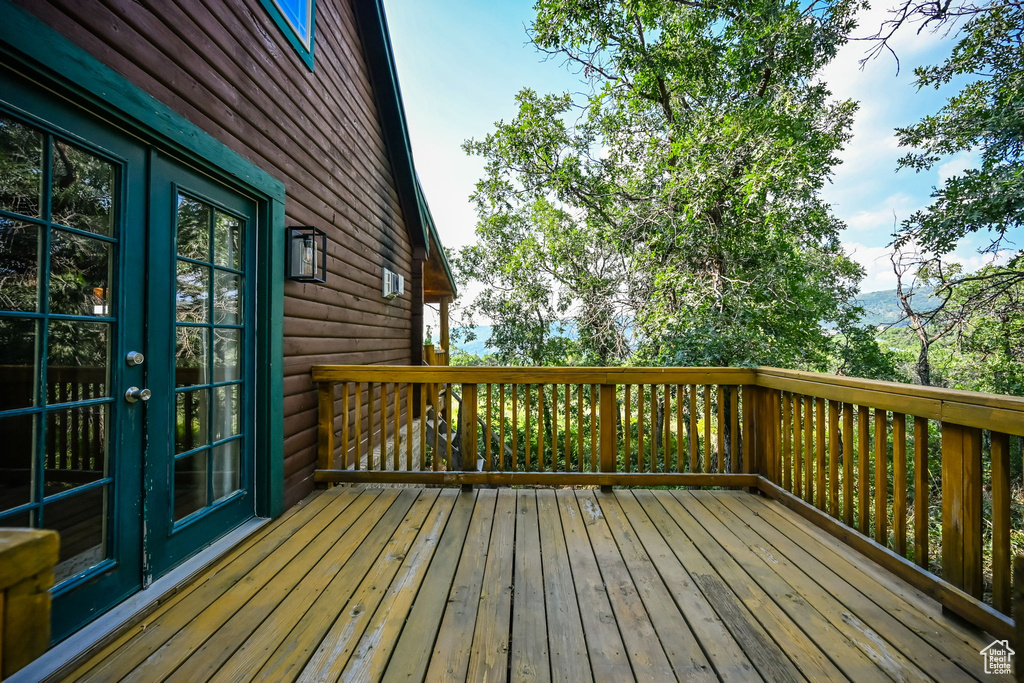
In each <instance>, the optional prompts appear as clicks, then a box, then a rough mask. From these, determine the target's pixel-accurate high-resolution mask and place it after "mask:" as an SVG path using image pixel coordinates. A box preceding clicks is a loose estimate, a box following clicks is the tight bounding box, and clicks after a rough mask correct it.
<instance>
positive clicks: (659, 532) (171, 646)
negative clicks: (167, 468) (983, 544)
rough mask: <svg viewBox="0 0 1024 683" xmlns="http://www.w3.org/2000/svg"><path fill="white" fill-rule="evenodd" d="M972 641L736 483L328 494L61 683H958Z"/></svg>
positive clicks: (974, 668) (972, 654) (973, 656)
mask: <svg viewBox="0 0 1024 683" xmlns="http://www.w3.org/2000/svg"><path fill="white" fill-rule="evenodd" d="M989 641H990V639H988V638H986V637H984V636H982V635H980V634H975V633H971V632H969V631H966V630H964V629H963V628H962V627H960V626H958V625H956V624H954V623H953V622H952V621H950V620H948V619H946V618H945V617H943V615H942V614H941V612H940V610H939V609H938V607H937V605H936V604H935V603H934V602H931V601H930V600H928V599H927V598H925V597H924V596H923V595H922V594H920V593H918V592H917V591H916V590H914V589H913V588H911V587H909V586H907V585H906V584H904V583H902V582H900V581H898V580H896V579H895V578H893V577H892V576H890V575H889V574H887V573H886V572H885V571H884V570H882V569H880V568H878V567H877V566H875V565H873V564H871V563H869V562H867V561H866V560H864V559H863V558H862V557H860V556H859V555H857V554H856V553H855V552H853V551H851V550H849V549H848V548H846V547H845V546H843V545H842V544H841V543H840V542H839V541H837V540H835V539H834V538H832V537H830V536H827V535H825V534H824V533H822V532H820V531H819V530H817V529H815V528H814V527H811V526H809V525H808V524H806V523H805V522H804V521H803V520H802V519H799V518H797V517H795V516H794V515H793V514H792V513H791V512H789V511H787V510H786V509H784V508H782V507H781V506H779V505H777V504H775V503H772V502H770V501H766V500H765V499H763V498H760V497H758V496H755V495H751V494H748V493H745V492H724V491H716V492H696V491H695V492H688V491H672V492H670V491H629V490H617V491H616V492H615V493H614V494H601V493H599V492H596V491H591V490H577V491H572V490H561V491H552V490H518V491H516V490H511V489H501V490H480V491H477V492H474V493H461V492H459V491H458V490H457V489H443V490H442V489H404V490H396V489H384V490H381V489H374V490H368V489H360V488H350V489H334V490H331V491H327V492H323V493H321V494H319V495H315V496H312V497H311V498H310V499H308V500H307V502H306V503H305V504H304V505H302V506H299V507H298V508H295V509H293V510H292V511H290V512H289V513H287V514H286V516H285V517H284V518H282V519H281V520H279V521H277V522H276V523H274V524H273V525H271V526H270V527H268V528H267V529H265V530H263V531H261V532H260V534H259V535H258V536H257V537H255V538H251V539H249V540H248V541H247V542H246V543H245V544H243V545H241V546H240V547H238V548H237V549H235V550H234V551H233V552H232V553H231V554H230V555H229V556H228V557H226V558H224V559H223V560H222V561H221V562H220V563H219V564H218V565H216V566H215V567H214V568H213V569H211V570H210V571H208V572H207V573H206V574H204V575H203V576H202V577H201V578H200V579H199V580H198V581H197V582H195V583H194V584H193V585H191V586H190V587H189V588H188V589H187V590H185V591H183V592H182V593H180V594H179V595H177V596H175V597H174V598H172V599H171V600H170V601H169V602H168V603H166V604H165V605H164V606H162V607H161V608H160V609H159V610H158V611H157V612H155V613H154V614H152V615H151V616H149V617H148V618H147V619H146V620H145V621H144V623H142V624H140V625H138V626H137V627H135V628H134V629H133V630H132V631H131V632H129V633H127V634H125V635H124V636H122V637H121V638H120V639H118V640H117V641H115V642H113V643H112V644H111V645H109V646H108V647H107V648H106V649H104V650H103V651H101V652H99V653H98V654H97V655H96V656H95V657H94V658H93V659H92V660H90V661H89V662H88V663H86V664H85V665H83V667H82V668H80V669H79V670H78V671H77V672H76V674H75V675H74V676H72V678H71V679H72V680H93V681H114V680H122V679H126V678H127V679H129V680H139V681H157V680H174V681H203V680H218V681H239V680H296V679H298V680H338V679H340V680H357V681H363V680H378V679H383V680H429V681H442V680H473V681H484V680H486V681H501V680H540V681H547V680H569V681H585V680H591V679H593V680H609V681H624V680H633V679H634V678H635V679H637V680H642V681H646V680H656V681H662V680H665V681H667V680H676V679H678V680H691V679H694V680H713V679H715V678H720V679H723V680H760V679H764V680H771V681H782V680H804V679H806V680H811V681H820V680H844V679H849V680H854V681H869V680H928V679H935V680H942V681H949V680H972V679H989V678H991V677H988V676H986V675H985V674H984V673H983V669H982V658H981V656H980V655H979V654H978V651H979V650H980V649H981V648H983V647H985V646H986V645H987V644H988V642H989Z"/></svg>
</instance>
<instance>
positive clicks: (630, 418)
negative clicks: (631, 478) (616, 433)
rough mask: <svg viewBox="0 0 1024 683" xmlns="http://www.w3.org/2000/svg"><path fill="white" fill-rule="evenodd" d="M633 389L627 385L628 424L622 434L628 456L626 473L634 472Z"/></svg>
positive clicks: (624, 462)
mask: <svg viewBox="0 0 1024 683" xmlns="http://www.w3.org/2000/svg"><path fill="white" fill-rule="evenodd" d="M632 388H633V387H632V386H630V385H629V384H627V385H626V424H624V425H622V434H623V437H624V440H625V442H626V443H625V449H626V455H625V457H624V458H623V470H624V471H625V472H632V471H633V448H632V445H631V444H630V441H631V440H632V436H633V406H632V400H631V399H632V396H631V394H632Z"/></svg>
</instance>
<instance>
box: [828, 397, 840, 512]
mask: <svg viewBox="0 0 1024 683" xmlns="http://www.w3.org/2000/svg"><path fill="white" fill-rule="evenodd" d="M828 478H829V482H828V500H829V511H830V512H831V514H832V516H833V517H839V404H838V403H836V402H835V401H829V402H828Z"/></svg>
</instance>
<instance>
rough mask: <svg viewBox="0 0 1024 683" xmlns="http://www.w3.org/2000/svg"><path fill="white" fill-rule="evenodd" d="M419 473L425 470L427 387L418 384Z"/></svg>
mask: <svg viewBox="0 0 1024 683" xmlns="http://www.w3.org/2000/svg"><path fill="white" fill-rule="evenodd" d="M419 389H420V471H421V472H423V471H426V469H427V391H428V389H427V385H426V384H420V385H419Z"/></svg>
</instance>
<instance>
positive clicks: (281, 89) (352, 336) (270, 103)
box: [16, 0, 412, 506]
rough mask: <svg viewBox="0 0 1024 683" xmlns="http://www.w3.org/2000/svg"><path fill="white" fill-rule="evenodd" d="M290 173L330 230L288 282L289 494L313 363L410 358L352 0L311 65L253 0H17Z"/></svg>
mask: <svg viewBox="0 0 1024 683" xmlns="http://www.w3.org/2000/svg"><path fill="white" fill-rule="evenodd" d="M16 1H17V2H18V3H19V4H20V5H22V6H23V7H25V8H26V9H28V10H29V11H30V12H32V13H34V14H35V15H37V16H38V17H40V18H41V19H42V20H44V21H45V22H47V23H48V24H49V25H51V26H53V27H54V28H56V29H57V30H58V31H60V32H61V33H62V34H64V35H65V36H67V37H68V38H69V39H70V40H72V41H73V42H75V43H76V44H78V45H79V46H81V47H82V48H84V49H85V50H86V51H88V52H89V53H91V54H92V55H94V56H95V57H96V58H98V59H99V60H100V61H102V62H104V63H105V64H107V65H109V66H110V67H112V68H113V69H114V70H116V71H118V72H119V73H121V74H122V75H123V76H125V77H126V78H128V79H129V80H130V81H131V82H132V83H134V84H136V85H137V86H139V87H140V88H142V89H143V90H145V91H147V92H149V93H150V94H152V95H153V96H154V97H155V98H156V99H158V100H160V101H161V102H163V103H165V104H166V105H168V106H170V107H171V108H172V109H174V110H176V111H177V112H179V113H180V114H182V115H183V116H185V117H186V118H187V119H189V120H190V121H192V122H193V123H195V124H196V125H198V126H199V127H201V128H202V129H204V130H205V131H207V132H208V133H210V134H211V135H213V136H214V137H216V138H217V139H219V140H221V141H223V142H224V143H225V144H227V145H228V146H229V147H231V148H232V149H233V150H235V151H236V152H238V153H240V154H241V155H242V156H244V157H246V158H247V159H249V160H251V161H252V162H253V163H255V164H257V165H258V166H260V167H261V168H263V169H265V170H266V171H268V172H269V173H270V174H272V175H274V176H275V177H277V178H279V179H281V180H282V181H283V182H284V183H285V186H286V191H287V203H286V207H285V211H286V214H287V224H288V225H315V226H318V227H320V228H321V229H323V230H325V231H326V232H327V235H328V243H329V245H328V259H327V269H328V279H327V283H326V284H324V285H319V284H303V283H296V282H290V281H289V282H286V283H285V289H284V293H285V319H284V355H285V359H284V375H285V377H284V392H285V398H284V405H283V407H282V409H283V411H284V431H285V449H284V452H285V464H284V474H285V505H286V506H290V505H292V504H293V503H295V502H296V501H298V500H299V499H301V498H302V497H303V496H305V495H306V494H307V493H308V492H309V491H310V490H312V474H313V469H314V466H315V463H316V422H317V415H316V411H317V397H316V391H315V390H314V388H313V386H312V384H311V383H310V379H309V370H310V366H311V365H313V364H314V363H341V364H364V363H397V364H405V363H408V362H410V360H411V357H412V355H411V339H410V335H411V317H412V293H411V290H412V288H411V287H407V290H406V294H405V295H404V296H403V297H400V298H398V299H395V300H393V301H390V302H388V301H385V300H384V299H383V298H382V297H381V293H380V287H381V271H382V268H383V267H387V268H389V269H391V270H394V271H396V272H399V273H402V274H404V275H405V276H406V278H407V281H408V282H409V283H410V284H411V283H412V277H411V275H412V247H411V245H410V240H409V238H408V235H407V233H406V228H405V225H404V223H403V221H402V216H401V212H400V209H399V205H398V198H397V195H396V193H395V189H394V183H393V179H392V174H391V169H390V165H389V162H388V156H387V150H386V148H385V145H384V140H383V136H382V133H381V128H380V124H379V122H378V117H377V113H376V108H375V105H374V95H373V93H372V91H371V89H370V85H369V76H368V73H367V68H366V64H365V60H364V58H363V52H362V47H361V43H360V38H359V36H358V34H357V31H356V28H355V26H356V24H355V18H354V16H353V12H352V8H351V6H350V3H349V0H317V3H316V32H315V47H314V57H315V60H316V61H315V69H314V70H313V71H312V72H311V71H310V70H309V69H308V68H307V67H306V65H305V64H304V63H303V62H302V61H301V60H300V59H299V57H298V55H297V54H296V53H295V51H294V50H293V49H292V47H291V46H290V45H289V43H288V42H287V40H286V39H285V37H284V36H283V35H282V34H281V31H280V30H279V29H278V27H277V26H276V25H275V24H274V22H273V21H272V20H271V18H270V17H269V16H268V15H267V13H266V11H265V10H264V8H263V6H262V5H261V4H260V3H259V1H258V0H143V1H141V2H139V1H136V0H16Z"/></svg>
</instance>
